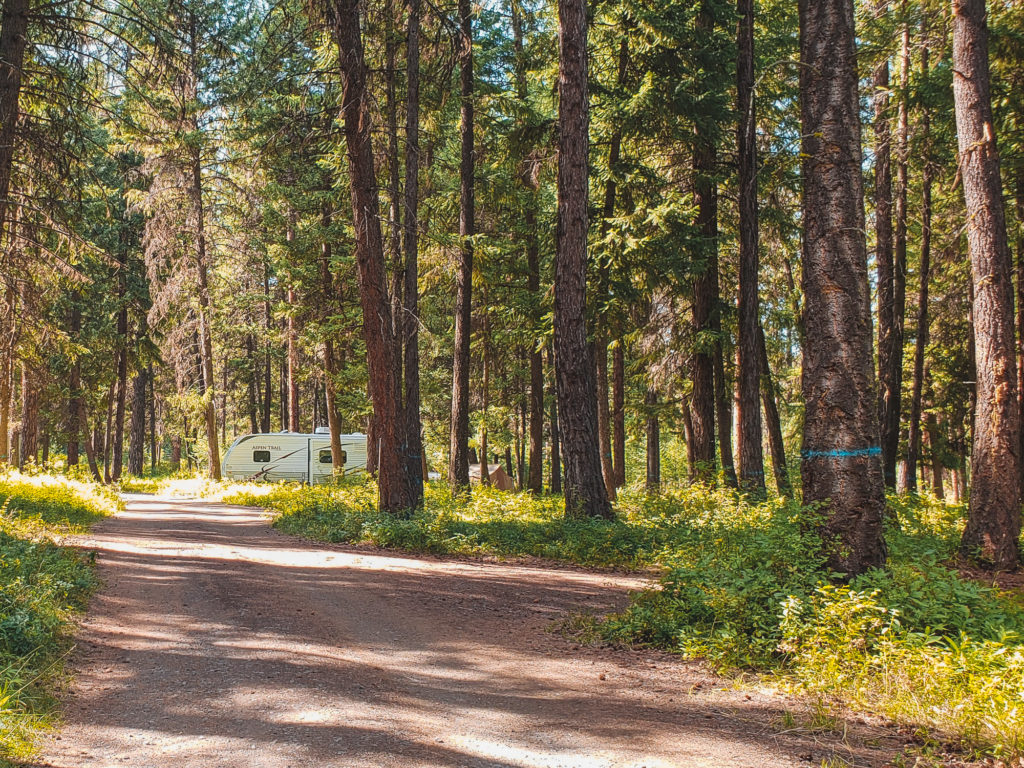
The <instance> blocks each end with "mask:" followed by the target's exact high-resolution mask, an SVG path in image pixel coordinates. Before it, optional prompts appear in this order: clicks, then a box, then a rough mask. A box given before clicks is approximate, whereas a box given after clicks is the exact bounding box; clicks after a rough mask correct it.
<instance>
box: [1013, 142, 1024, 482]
mask: <svg viewBox="0 0 1024 768" xmlns="http://www.w3.org/2000/svg"><path fill="white" fill-rule="evenodd" d="M1015 177H1016V178H1015V179H1014V182H1015V184H1014V204H1015V207H1016V212H1017V403H1018V410H1020V412H1021V414H1024V160H1022V161H1018V163H1017V168H1016V174H1015ZM1020 435H1021V449H1020V453H1019V454H1018V455H1019V456H1020V457H1021V472H1022V475H1024V426H1022V428H1021V430H1020ZM1022 483H1024V477H1022ZM1021 492H1022V493H1024V486H1022V489H1021Z"/></svg>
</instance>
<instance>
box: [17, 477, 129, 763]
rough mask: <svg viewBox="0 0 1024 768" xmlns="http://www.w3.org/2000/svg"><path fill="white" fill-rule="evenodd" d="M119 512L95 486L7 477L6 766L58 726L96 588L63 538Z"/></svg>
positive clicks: (53, 479)
mask: <svg viewBox="0 0 1024 768" xmlns="http://www.w3.org/2000/svg"><path fill="white" fill-rule="evenodd" d="M119 506H120V501H119V500H118V499H117V496H116V495H115V494H114V493H113V492H112V491H110V490H108V489H103V488H101V487H99V486H96V485H94V484H92V483H87V482H83V481H77V480H70V479H61V478H56V477H50V476H45V475H39V476H28V475H22V474H19V473H17V472H6V473H0V764H3V763H4V761H9V760H15V759H20V758H24V757H26V756H27V755H29V754H30V752H31V748H32V743H33V740H34V737H35V735H36V734H37V733H38V731H39V730H40V729H41V728H44V727H46V726H47V725H49V724H50V722H51V721H52V717H53V714H54V706H55V704H54V700H53V698H52V697H51V695H50V692H51V691H52V688H53V686H54V685H55V684H56V683H57V682H58V681H59V680H60V676H61V672H62V667H63V660H64V658H65V656H66V653H67V651H68V650H69V648H70V642H71V641H70V631H71V629H72V626H73V625H72V622H73V620H74V617H75V615H76V613H77V612H78V611H80V610H81V609H82V608H84V605H85V600H86V598H87V597H88V595H89V594H90V592H91V591H92V589H93V588H94V587H95V585H96V582H95V578H94V576H93V572H92V568H91V567H90V564H89V562H88V561H87V559H86V558H85V557H83V556H82V555H81V554H79V553H78V552H76V551H74V550H72V549H69V548H66V547H62V546H60V544H59V541H60V538H61V537H62V536H63V535H65V534H68V533H75V532H79V531H82V530H84V529H85V528H86V527H88V525H89V524H91V523H93V522H95V521H96V520H98V519H100V518H102V517H104V516H106V515H109V514H112V513H113V512H114V511H116V510H117V509H118V508H119Z"/></svg>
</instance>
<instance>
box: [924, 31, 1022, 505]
mask: <svg viewBox="0 0 1024 768" xmlns="http://www.w3.org/2000/svg"><path fill="white" fill-rule="evenodd" d="M921 72H922V77H923V78H924V79H925V80H927V79H928V47H927V45H926V46H925V47H924V48H923V50H922V51H921ZM921 136H922V140H923V142H924V149H923V152H924V158H923V164H924V168H923V171H922V178H921V261H920V266H919V268H918V281H919V285H918V288H917V333H916V334H915V338H914V378H913V382H912V384H911V393H910V424H909V433H908V436H907V472H906V479H907V484H906V489H905V490H907V491H910V492H915V491H917V462H918V457H919V456H920V453H921V394H922V391H923V389H924V356H925V351H926V349H927V347H928V287H929V286H928V282H929V280H930V279H931V255H932V179H933V176H934V171H933V169H932V164H931V118H930V116H929V114H928V111H927V109H925V111H924V114H923V115H922V116H921ZM1022 309H1024V308H1022Z"/></svg>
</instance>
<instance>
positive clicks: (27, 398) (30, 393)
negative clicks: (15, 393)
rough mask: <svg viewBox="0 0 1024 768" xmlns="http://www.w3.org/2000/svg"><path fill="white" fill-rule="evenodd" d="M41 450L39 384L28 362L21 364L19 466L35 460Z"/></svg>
mask: <svg viewBox="0 0 1024 768" xmlns="http://www.w3.org/2000/svg"><path fill="white" fill-rule="evenodd" d="M38 451H39V385H38V382H37V381H36V376H35V371H33V370H32V368H31V367H30V366H29V364H28V363H25V362H22V364H21V449H20V451H19V453H18V461H19V463H18V468H19V469H21V468H22V467H24V466H25V464H27V463H28V462H30V461H35V458H36V453H37V452H38Z"/></svg>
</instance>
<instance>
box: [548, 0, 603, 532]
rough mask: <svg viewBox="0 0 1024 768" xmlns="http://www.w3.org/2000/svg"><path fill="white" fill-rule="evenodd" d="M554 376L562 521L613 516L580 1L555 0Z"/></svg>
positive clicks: (583, 15)
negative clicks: (591, 290) (590, 229)
mask: <svg viewBox="0 0 1024 768" xmlns="http://www.w3.org/2000/svg"><path fill="white" fill-rule="evenodd" d="M558 19H559V30H558V32H559V34H558V43H559V59H558V61H559V68H558V96H559V101H558V131H559V147H558V227H557V237H556V239H557V247H556V252H555V286H554V293H555V302H554V303H555V311H554V328H555V378H556V383H557V391H558V411H559V417H560V419H561V423H560V425H559V426H560V428H561V434H562V449H563V450H564V457H563V459H564V461H565V511H566V515H569V516H585V517H604V518H610V517H612V509H611V505H610V504H609V501H608V491H607V489H606V488H605V484H604V478H603V477H602V474H601V450H600V447H599V435H598V433H597V391H596V387H595V384H594V360H593V357H592V356H591V354H590V352H589V349H588V346H587V318H586V308H587V303H586V293H587V200H588V189H589V183H588V178H587V154H588V147H589V137H588V128H589V123H590V119H589V118H590V113H589V102H588V95H587V3H586V0H559V2H558Z"/></svg>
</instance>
